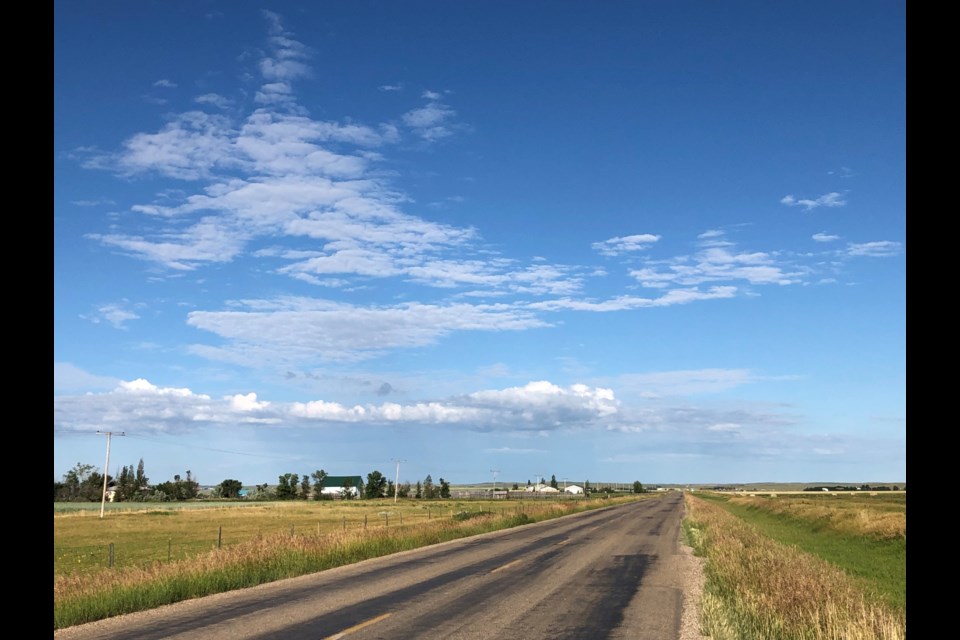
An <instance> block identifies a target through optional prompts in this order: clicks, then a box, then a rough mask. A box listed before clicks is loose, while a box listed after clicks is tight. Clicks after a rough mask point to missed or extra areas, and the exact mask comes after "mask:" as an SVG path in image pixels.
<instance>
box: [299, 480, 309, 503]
mask: <svg viewBox="0 0 960 640" xmlns="http://www.w3.org/2000/svg"><path fill="white" fill-rule="evenodd" d="M299 498H300V499H301V500H309V499H310V475H309V474H306V473H305V474H303V480H301V481H300V496H299Z"/></svg>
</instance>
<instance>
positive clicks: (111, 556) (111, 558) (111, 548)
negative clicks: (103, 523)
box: [108, 542, 113, 567]
mask: <svg viewBox="0 0 960 640" xmlns="http://www.w3.org/2000/svg"><path fill="white" fill-rule="evenodd" d="M108 562H109V565H108V566H111V567H112V566H113V543H112V542H111V543H110V560H109V561H108Z"/></svg>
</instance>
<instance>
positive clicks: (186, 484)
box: [156, 471, 200, 501]
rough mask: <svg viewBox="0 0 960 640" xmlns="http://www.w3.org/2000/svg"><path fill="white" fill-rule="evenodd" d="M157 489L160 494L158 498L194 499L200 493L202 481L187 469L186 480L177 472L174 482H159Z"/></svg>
mask: <svg viewBox="0 0 960 640" xmlns="http://www.w3.org/2000/svg"><path fill="white" fill-rule="evenodd" d="M156 491H157V492H158V493H159V494H160V495H158V496H157V499H158V500H163V501H165V500H192V499H194V498H196V497H197V494H199V493H200V483H199V482H197V481H196V480H194V479H193V475H192V474H191V473H190V471H187V479H186V480H184V479H182V478H181V477H180V475H179V474H177V475H175V476H173V482H170V481H167V482H161V483H160V484H158V485H157V486H156Z"/></svg>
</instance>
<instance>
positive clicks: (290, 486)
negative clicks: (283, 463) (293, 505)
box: [277, 473, 300, 500]
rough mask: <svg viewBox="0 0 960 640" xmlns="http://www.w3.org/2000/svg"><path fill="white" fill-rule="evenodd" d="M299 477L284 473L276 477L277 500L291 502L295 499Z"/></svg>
mask: <svg viewBox="0 0 960 640" xmlns="http://www.w3.org/2000/svg"><path fill="white" fill-rule="evenodd" d="M299 482H300V476H299V475H298V474H296V473H285V474H283V475H282V476H278V482H277V500H293V499H295V498H296V497H297V484H298V483H299Z"/></svg>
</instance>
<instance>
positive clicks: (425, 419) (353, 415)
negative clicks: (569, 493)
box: [54, 379, 619, 433]
mask: <svg viewBox="0 0 960 640" xmlns="http://www.w3.org/2000/svg"><path fill="white" fill-rule="evenodd" d="M618 404H619V403H618V402H617V400H616V399H615V398H614V395H613V392H612V391H611V390H609V389H602V388H591V387H588V386H586V385H583V384H575V385H570V386H569V387H559V386H557V385H554V384H552V383H550V382H546V381H540V382H531V383H529V384H527V385H526V386H524V387H514V388H510V389H502V390H490V391H480V392H476V393H471V394H467V395H464V396H456V397H452V398H448V399H446V400H442V401H430V402H415V403H411V404H398V403H394V402H385V403H382V404H367V405H353V406H345V405H342V404H340V403H337V402H329V401H325V400H313V401H309V402H293V403H289V404H283V403H275V402H266V401H259V400H257V395H256V394H255V393H249V394H246V395H243V394H238V395H234V396H227V397H225V398H223V399H222V400H212V399H211V398H210V396H208V395H204V394H196V393H193V392H192V391H190V390H189V389H183V388H166V387H159V386H156V385H154V384H152V383H150V382H149V381H147V380H144V379H137V380H133V381H130V382H121V383H120V384H119V386H118V387H117V388H115V389H114V390H113V391H110V392H108V393H100V394H89V393H88V394H85V395H82V396H55V397H54V429H55V430H57V431H65V430H66V431H70V430H75V431H85V430H86V431H91V430H99V429H110V428H115V429H116V428H118V427H119V426H121V425H122V426H123V427H124V429H126V430H129V431H136V432H144V431H167V432H170V431H184V430H190V429H197V428H202V427H205V426H218V425H219V426H229V425H231V424H234V423H237V422H244V423H251V424H258V423H260V424H270V425H273V426H274V427H275V426H277V425H280V426H289V427H296V426H323V425H325V424H330V423H344V422H348V423H364V424H371V425H375V424H395V423H404V424H423V425H427V424H434V425H451V426H454V425H462V426H463V427H464V428H468V429H475V430H480V431H490V430H500V431H506V432H510V431H519V432H522V431H537V432H540V431H542V432H545V433H546V432H549V431H551V430H555V429H561V428H568V427H584V426H590V425H598V424H600V423H601V422H602V421H603V420H606V419H609V418H611V417H613V416H614V415H615V414H616V413H617V410H618ZM598 421H599V422H598Z"/></svg>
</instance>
